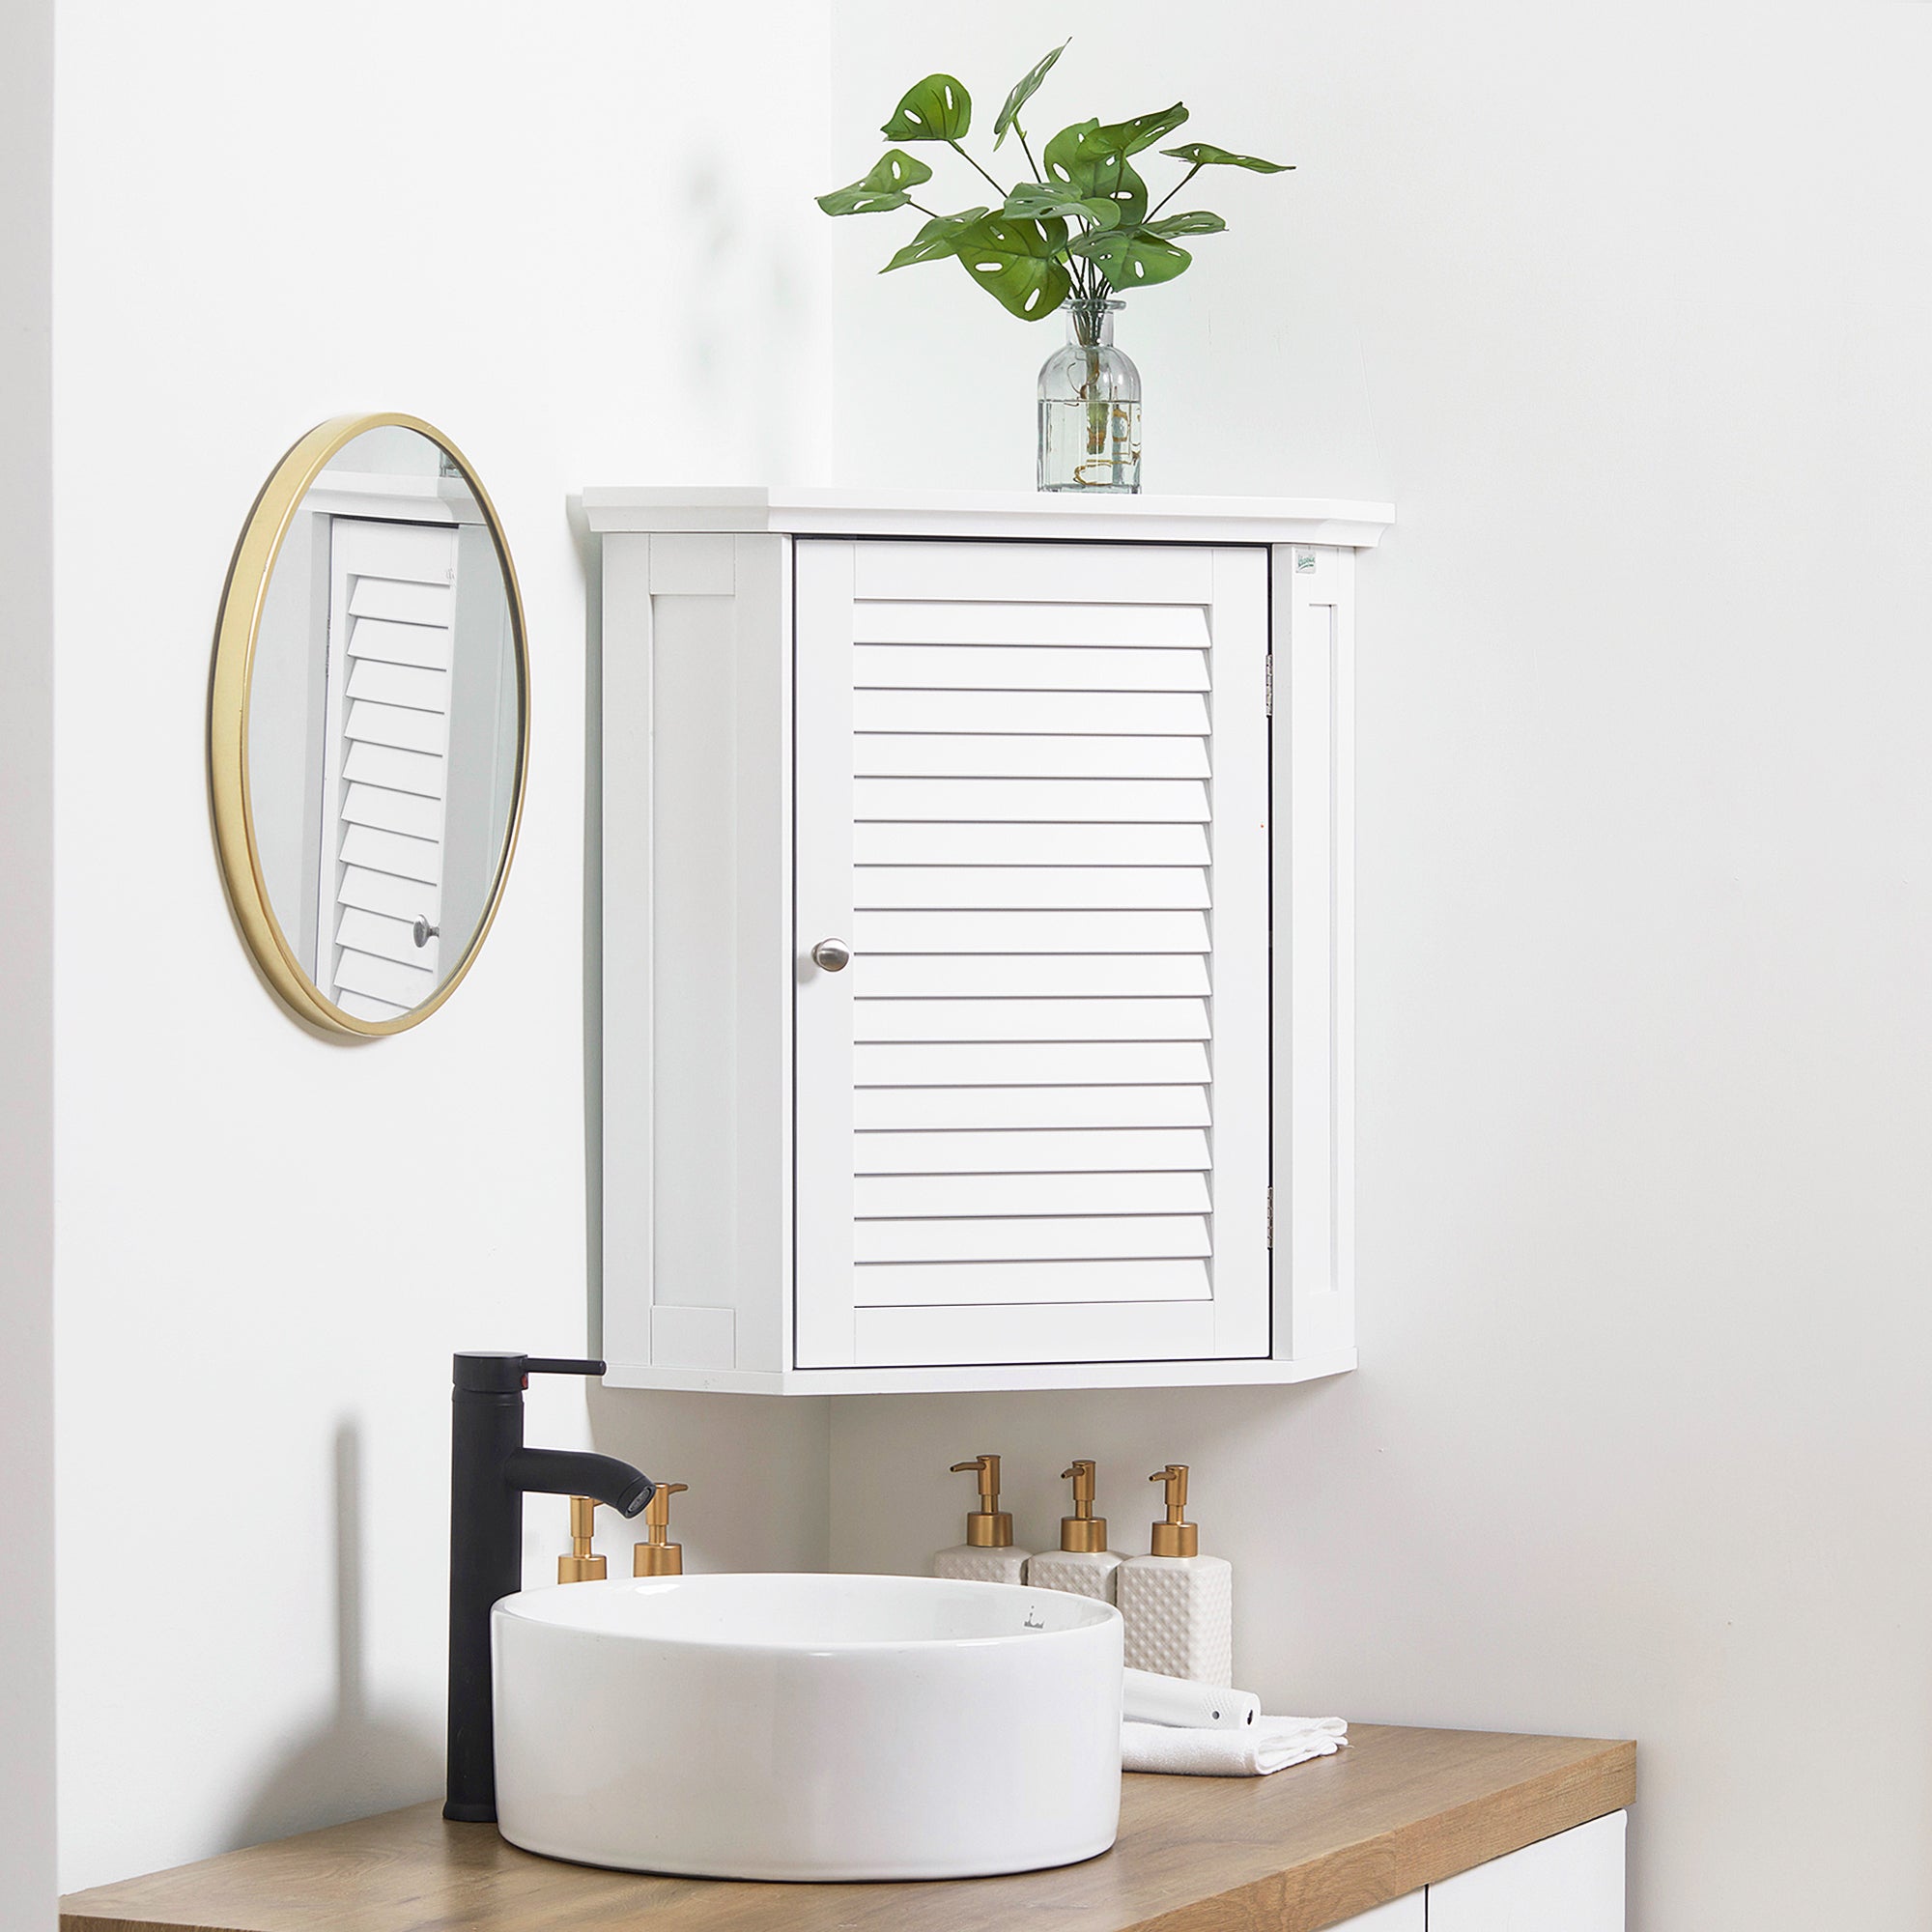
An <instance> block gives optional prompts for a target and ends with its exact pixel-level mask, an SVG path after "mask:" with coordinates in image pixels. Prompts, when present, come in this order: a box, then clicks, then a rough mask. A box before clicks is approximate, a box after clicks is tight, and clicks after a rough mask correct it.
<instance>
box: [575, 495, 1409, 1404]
mask: <svg viewBox="0 0 1932 1932" xmlns="http://www.w3.org/2000/svg"><path fill="white" fill-rule="evenodd" d="M583 509H584V513H585V516H586V519H587V521H588V524H589V526H590V528H591V529H592V530H593V531H595V532H597V533H598V534H599V535H600V536H601V538H602V542H603V713H602V719H603V724H602V729H603V835H602V836H603V913H602V916H603V1047H602V1053H603V1201H604V1205H603V1216H604V1241H603V1248H604V1275H603V1319H604V1352H605V1354H606V1356H607V1357H608V1358H609V1361H610V1364H611V1368H610V1380H611V1382H612V1383H615V1384H618V1385H620V1386H633V1387H648V1388H710V1389H735V1390H748V1391H765V1392H772V1393H785V1392H803V1393H811V1394H851V1393H858V1392H862V1391H867V1390H888V1389H979V1388H1090V1387H1118V1386H1131V1385H1160V1384H1176V1383H1212V1382H1273V1381H1296V1380H1302V1379H1305V1378H1310V1377H1315V1376H1323V1375H1332V1374H1334V1373H1336V1372H1337V1371H1339V1370H1343V1369H1347V1368H1350V1367H1352V1366H1353V1364H1354V1359H1355V1357H1354V1321H1353V1294H1352V1278H1351V1277H1352V1247H1353V1236H1352V1166H1351V1151H1350V1142H1351V1121H1352V1099H1351V1041H1350V1033H1351V999H1352V994H1351V968H1350V927H1351V844H1352V830H1351V806H1350V791H1351V739H1352V730H1353V726H1352V685H1353V678H1352V657H1353V636H1352V584H1353V576H1354V561H1355V553H1356V552H1357V551H1358V550H1361V549H1364V548H1367V547H1369V546H1371V545H1373V544H1374V543H1375V542H1376V540H1377V539H1378V536H1379V535H1380V533H1381V531H1382V529H1383V528H1384V527H1385V526H1387V525H1388V523H1389V522H1390V521H1391V520H1392V518H1391V513H1390V512H1389V511H1388V510H1387V509H1386V508H1385V507H1383V506H1380V505H1375V504H1349V503H1325V502H1304V501H1278V500H1271V499H1250V498H1219V497H1112V498H1106V499H1102V500H1100V501H1097V502H1095V501H1088V500H1083V499H1078V498H1074V499H1069V498H1067V497H1031V496H1004V495H997V496H994V495H989V496H944V497H941V496H932V497H862V496H854V495H846V494H840V493H837V492H831V491H816V490H792V491H780V490H666V489H652V490H591V491H586V492H585V493H584V496H583Z"/></svg>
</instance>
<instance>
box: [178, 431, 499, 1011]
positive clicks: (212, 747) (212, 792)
mask: <svg viewBox="0 0 1932 1932" xmlns="http://www.w3.org/2000/svg"><path fill="white" fill-rule="evenodd" d="M389 428H395V429H410V430H414V431H416V433H417V434H418V435H421V436H425V437H427V438H428V439H429V440H430V441H432V442H433V443H435V444H436V446H437V447H438V448H439V449H440V450H441V451H442V452H443V454H444V455H445V456H447V457H448V458H449V460H450V461H451V462H452V463H454V464H455V465H456V467H457V469H459V470H460V471H461V472H462V475H463V480H464V481H465V483H467V484H468V485H469V488H470V489H471V490H472V491H473V492H474V493H475V497H476V503H477V507H478V508H479V509H480V510H481V511H482V513H483V521H484V522H485V524H486V525H487V526H489V530H490V541H491V543H492V544H493V545H494V546H495V549H496V553H497V563H498V564H499V565H500V566H501V567H502V572H503V587H504V591H505V594H506V597H507V599H508V602H509V607H510V630H511V635H512V638H513V639H514V642H515V648H516V660H517V769H516V778H515V782H514V785H513V788H512V792H511V797H510V821H509V825H508V826H507V828H506V829H505V832H504V835H503V851H502V856H501V858H500V859H499V860H498V861H497V876H496V878H495V880H494V881H493V883H492V885H491V888H490V897H489V901H488V903H487V904H486V905H485V906H484V908H483V917H482V918H481V919H480V920H479V921H478V922H477V925H476V930H475V932H474V933H473V934H472V935H471V937H470V940H469V945H468V946H467V947H466V948H465V949H464V952H463V956H462V957H461V958H460V959H458V961H457V962H456V965H455V967H454V969H453V970H452V971H451V973H450V975H449V977H448V978H447V979H446V980H443V982H442V983H441V985H440V986H439V987H437V989H436V991H435V992H434V993H432V994H431V995H430V997H429V998H428V999H426V1000H425V1001H424V1002H423V1003H422V1005H421V1006H419V1007H412V1009H410V1010H409V1011H408V1012H407V1013H405V1014H403V1015H402V1017H401V1018H399V1019H393V1020H364V1019H357V1018H356V1017H355V1015H354V1014H353V1013H348V1012H345V1011H344V1010H343V1009H341V1008H340V1007H338V1006H337V1005H336V1004H335V1002H334V1001H333V1000H331V999H329V998H328V996H327V994H326V993H324V992H323V990H322V988H321V987H320V986H318V985H317V984H316V983H315V981H314V980H312V979H310V978H309V976H308V974H307V972H306V971H304V969H303V967H302V965H301V963H300V961H299V960H298V959H297V957H296V953H295V949H294V948H293V947H291V946H290V944H289V942H288V938H287V935H286V934H285V933H284V932H283V931H282V927H281V922H280V921H279V920H278V919H276V917H275V912H274V907H273V906H272V905H271V904H270V900H269V891H268V885H267V882H266V881H265V880H264V878H263V876H262V860H261V854H260V852H259V851H258V850H257V847H256V843H255V818H254V812H253V810H252V807H251V804H250V800H249V792H248V697H249V686H250V681H251V679H252V677H253V674H254V668H255V645H256V641H257V639H258V638H259V636H260V634H261V627H262V611H263V606H264V603H265V601H266V599H267V597H268V591H269V580H270V578H271V577H272V576H273V575H274V569H275V560H276V558H277V557H279V556H280V555H281V551H282V543H283V540H284V539H285V538H286V537H287V535H288V532H289V527H290V526H291V524H292V523H293V522H294V520H295V515H296V512H297V510H298V508H299V507H300V505H301V502H302V499H303V498H304V497H306V496H307V495H308V493H309V490H310V488H311V487H312V486H313V484H314V483H315V481H316V479H317V477H318V476H320V475H321V473H322V470H323V469H324V468H325V466H326V465H327V463H328V461H329V459H330V458H331V457H333V456H334V455H335V454H336V453H337V452H338V451H339V450H340V449H342V447H343V446H344V445H345V444H347V443H350V442H353V441H354V440H355V438H357V437H358V436H360V435H362V434H363V433H364V432H365V431H367V430H372V429H389ZM529 753H530V666H529V654H528V649H527V646H526V639H525V632H524V600H523V594H522V592H521V591H520V590H519V589H518V587H517V570H516V566H515V564H514V563H512V562H511V560H510V546H509V544H508V542H507V541H506V540H505V538H504V535H503V526H502V523H501V521H500V520H499V519H498V517H497V506H496V505H495V504H494V503H493V502H491V500H490V495H489V492H488V491H486V490H485V489H484V487H483V484H482V482H481V480H480V479H479V478H478V476H477V474H476V472H475V470H474V469H471V468H470V467H469V459H468V458H466V457H465V456H464V454H463V452H462V451H461V450H460V449H458V448H457V446H456V445H455V444H454V443H453V442H451V441H450V440H449V439H448V438H447V437H446V436H444V435H443V434H442V432H441V431H440V430H439V429H436V428H433V427H432V426H431V425H430V424H429V423H426V422H424V421H423V420H422V419H421V418H420V417H418V416H409V415H346V416H331V417H330V418H329V419H328V421H327V422H325V423H319V424H317V426H316V427H315V428H314V429H312V430H310V431H309V433H308V434H307V435H306V436H305V437H303V438H302V439H301V440H299V441H298V443H296V444H295V446H294V447H293V448H292V449H290V451H289V452H288V454H287V455H286V456H284V457H283V458H282V460H281V461H280V462H279V463H278V464H277V465H276V466H275V469H274V471H273V473H272V474H271V475H270V478H269V480H268V481H267V482H266V483H265V484H263V486H262V491H261V494H260V495H259V496H258V497H256V498H255V502H254V506H253V508H252V509H250V511H249V512H248V521H247V523H246V524H245V525H244V526H242V530H241V540H240V542H238V543H237V544H236V546H235V556H234V559H233V561H232V562H231V563H230V564H229V566H228V581H227V583H226V584H225V585H224V586H223V589H222V593H221V615H220V617H219V619H218V620H217V621H216V625H215V633H214V668H213V676H212V678H211V679H210V685H209V701H208V785H209V798H210V803H211V806H212V808H213V817H214V842H215V846H216V849H217V851H218V852H219V855H220V859H221V875H222V879H223V881H224V883H225V884H226V886H227V888H228V902H229V904H230V905H231V906H232V907H233V908H234V911H235V920H236V923H237V924H238V925H239V926H240V927H241V937H242V939H243V940H244V941H245V942H246V943H247V947H248V951H249V952H251V953H253V955H254V957H255V963H256V964H257V965H258V966H259V967H260V968H261V969H262V972H263V974H264V976H265V977H266V978H267V979H268V981H269V983H270V985H271V986H272V987H273V988H274V989H275V991H276V992H277V993H278V994H279V995H280V996H281V998H282V1000H283V1001H284V1003H285V1004H286V1005H287V1006H288V1007H289V1008H290V1009H292V1010H293V1011H294V1012H295V1013H296V1014H297V1015H298V1017H299V1018H301V1019H304V1020H306V1021H307V1022H308V1023H309V1024H310V1025H311V1026H315V1027H319V1028H321V1029H323V1030H324V1031H325V1032H327V1033H333V1034H351V1035H355V1036H356V1037H361V1038H365V1039H366V1038H380V1037H383V1036H384V1035H385V1034H392V1033H405V1032H407V1031H408V1030H409V1029H410V1028H411V1027H412V1026H420V1025H421V1024H422V1022H423V1021H424V1020H426V1019H428V1018H429V1016H430V1014H432V1013H433V1012H435V1011H436V1009H438V1008H439V1007H440V1006H441V1005H442V1003H443V1002H444V1001H445V1000H446V999H448V998H449V996H450V994H452V993H453V992H455V990H456V989H457V987H458V986H460V985H461V984H462V983H463V979H464V976H465V975H466V974H467V973H468V972H469V969H470V967H471V966H472V965H473V964H474V963H475V959H476V955H477V953H478V952H481V951H482V947H483V942H484V940H486V939H487V938H488V937H489V936H490V927H491V925H492V924H493V923H495V921H496V918H497V907H498V906H499V905H500V904H501V903H502V898H503V885H504V882H505V881H506V880H507V879H508V878H509V875H510V861H511V860H512V859H513V858H514V857H515V856H516V851H517V834H518V831H519V829H520V828H521V826H522V824H523V817H524V783H525V780H526V777H527V774H528V770H529Z"/></svg>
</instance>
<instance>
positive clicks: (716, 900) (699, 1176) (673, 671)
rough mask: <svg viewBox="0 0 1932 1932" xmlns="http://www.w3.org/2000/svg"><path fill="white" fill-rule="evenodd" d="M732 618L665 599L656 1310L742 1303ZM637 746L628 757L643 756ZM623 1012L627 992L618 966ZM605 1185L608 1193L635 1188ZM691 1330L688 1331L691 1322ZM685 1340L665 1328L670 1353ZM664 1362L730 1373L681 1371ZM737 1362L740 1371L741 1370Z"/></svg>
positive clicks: (614, 997) (655, 753) (660, 710)
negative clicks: (676, 1340) (673, 1342)
mask: <svg viewBox="0 0 1932 1932" xmlns="http://www.w3.org/2000/svg"><path fill="white" fill-rule="evenodd" d="M735 632H736V626H735V621H734V612H733V610H732V604H731V600H730V599H729V598H728V597H721V596H686V595H670V596H662V595H654V596H653V597H652V599H651V645H652V648H651V660H652V662H651V716H652V726H653V728H652V731H651V734H650V741H649V751H648V758H649V763H650V791H651V821H652V840H651V868H650V877H651V911H652V943H651V946H650V952H649V965H648V971H647V975H646V978H647V981H648V985H649V989H650V991H649V999H650V1011H649V1027H650V1038H651V1050H650V1064H651V1073H652V1081H651V1086H650V1088H649V1089H648V1090H646V1092H647V1094H648V1102H647V1103H648V1104H649V1105H650V1106H651V1108H652V1111H653V1113H654V1115H655V1124H654V1129H653V1132H652V1136H651V1165H650V1170H649V1192H650V1195H651V1198H652V1201H653V1204H654V1211H653V1214H652V1217H651V1218H652V1227H651V1246H650V1275H649V1281H650V1290H649V1293H650V1300H651V1302H652V1304H653V1305H654V1306H655V1307H658V1308H666V1307H670V1308H729V1307H735V1306H736V1305H737V1295H738V1288H739V1283H738V1272H737V1231H736V1214H737V1207H738V1204H737V1202H736V1201H735V1199H734V1196H735V1192H736V1188H735V1182H736V1179H737V1176H738V1127H739V1104H738V1102H739V1094H738V1086H737V1062H738V1053H739V1045H740V1042H739V1038H738V1009H737V998H736V991H737V983H738V976H739V972H740V967H741V962H740V959H739V952H738V895H739V887H738V863H737V861H738V833H739V824H738V802H737V764H738V760H737V746H736V729H737V715H736V714H737V697H738V678H737V674H736V673H737V664H736V651H735V648H734V646H735V641H736V638H735ZM637 749H638V748H636V747H629V748H627V754H629V755H636V754H637ZM612 965H613V966H614V968H615V971H614V972H613V971H611V970H608V969H607V972H606V976H605V982H604V1002H605V1010H606V1013H607V1015H609V1014H610V1013H611V1011H612V1010H613V1009H614V1008H615V1007H616V1006H617V1005H618V1004H619V1003H620V1002H621V1001H622V1000H623V999H624V998H625V997H626V988H625V986H624V984H623V982H622V979H621V977H620V976H621V975H622V974H623V973H624V971H625V967H626V962H624V961H621V960H620V961H614V962H612ZM621 1184H622V1182H621V1180H620V1179H618V1178H617V1177H612V1176H607V1179H606V1187H607V1197H606V1198H607V1203H608V1201H609V1198H610V1195H609V1190H610V1189H611V1187H612V1186H613V1185H621ZM687 1325H688V1324H687ZM682 1332H684V1329H683V1327H681V1326H679V1325H678V1324H675V1323H671V1324H660V1325H659V1326H658V1329H657V1335H658V1340H659V1341H660V1343H664V1342H666V1341H668V1338H669V1337H671V1336H673V1335H675V1334H679V1333H682ZM651 1359H652V1362H653V1364H654V1365H655V1366H657V1367H668V1368H680V1367H688V1366H690V1367H703V1368H718V1367H724V1366H727V1365H726V1364H723V1363H720V1362H718V1361H716V1360H706V1361H704V1362H701V1363H684V1362H679V1361H667V1360H666V1359H665V1358H664V1356H663V1354H662V1353H661V1352H658V1351H655V1350H654V1352H653V1354H652V1358H651ZM728 1366H735V1364H731V1365H728Z"/></svg>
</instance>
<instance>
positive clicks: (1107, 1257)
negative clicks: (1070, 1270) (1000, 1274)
mask: <svg viewBox="0 0 1932 1932" xmlns="http://www.w3.org/2000/svg"><path fill="white" fill-rule="evenodd" d="M1212 1252H1213V1244H1212V1242H1211V1241H1210V1240H1209V1239H1208V1217H1207V1216H1206V1215H1205V1214H1083V1215H1077V1216H1074V1217H1072V1218H1069V1219H1056V1218H1054V1217H1052V1216H1050V1215H1045V1214H1030V1215H1025V1216H1022V1217H1020V1218H1019V1219H1016V1220H1000V1219H998V1218H996V1217H992V1216H986V1217H980V1218H968V1219H962V1220H957V1221H944V1220H907V1221H861V1222H859V1223H858V1225H857V1227H856V1228H855V1229H854V1231H853V1247H852V1259H853V1260H854V1261H855V1262H857V1263H858V1264H861V1265H862V1266H863V1265H864V1264H867V1263H868V1262H1054V1261H1173V1260H1186V1259H1192V1258H1194V1257H1196V1256H1206V1255H1209V1254H1211V1253H1212Z"/></svg>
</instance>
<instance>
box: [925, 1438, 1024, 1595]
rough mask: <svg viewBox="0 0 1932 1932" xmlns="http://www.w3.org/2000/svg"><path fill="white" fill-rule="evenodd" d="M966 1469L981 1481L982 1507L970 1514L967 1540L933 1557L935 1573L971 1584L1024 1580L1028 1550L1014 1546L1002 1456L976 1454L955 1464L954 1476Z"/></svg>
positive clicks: (953, 1467)
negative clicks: (1003, 1501)
mask: <svg viewBox="0 0 1932 1932" xmlns="http://www.w3.org/2000/svg"><path fill="white" fill-rule="evenodd" d="M963 1472H971V1474H973V1475H974V1476H975V1477H976V1478H977V1479H978V1481H979V1485H980V1507H979V1508H978V1509H976V1510H973V1511H970V1512H969V1513H968V1515H967V1518H966V1541H965V1542H964V1543H955V1544H954V1545H953V1546H952V1548H951V1549H942V1550H941V1551H940V1552H939V1554H938V1555H937V1556H935V1557H934V1558H933V1559H932V1574H933V1575H934V1576H935V1577H953V1578H955V1579H957V1580H959V1581H963V1582H968V1583H1020V1582H1024V1581H1025V1580H1026V1570H1027V1561H1028V1552H1027V1551H1026V1550H1024V1549H1015V1548H1013V1520H1012V1518H1011V1517H1010V1516H1009V1515H1008V1513H1007V1512H1006V1511H1005V1510H1003V1509H1002V1508H1001V1507H1000V1459H999V1458H998V1457H997V1456H976V1457H974V1459H973V1460H972V1461H971V1462H970V1463H953V1465H952V1473H953V1474H954V1475H959V1474H961V1473H963Z"/></svg>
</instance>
